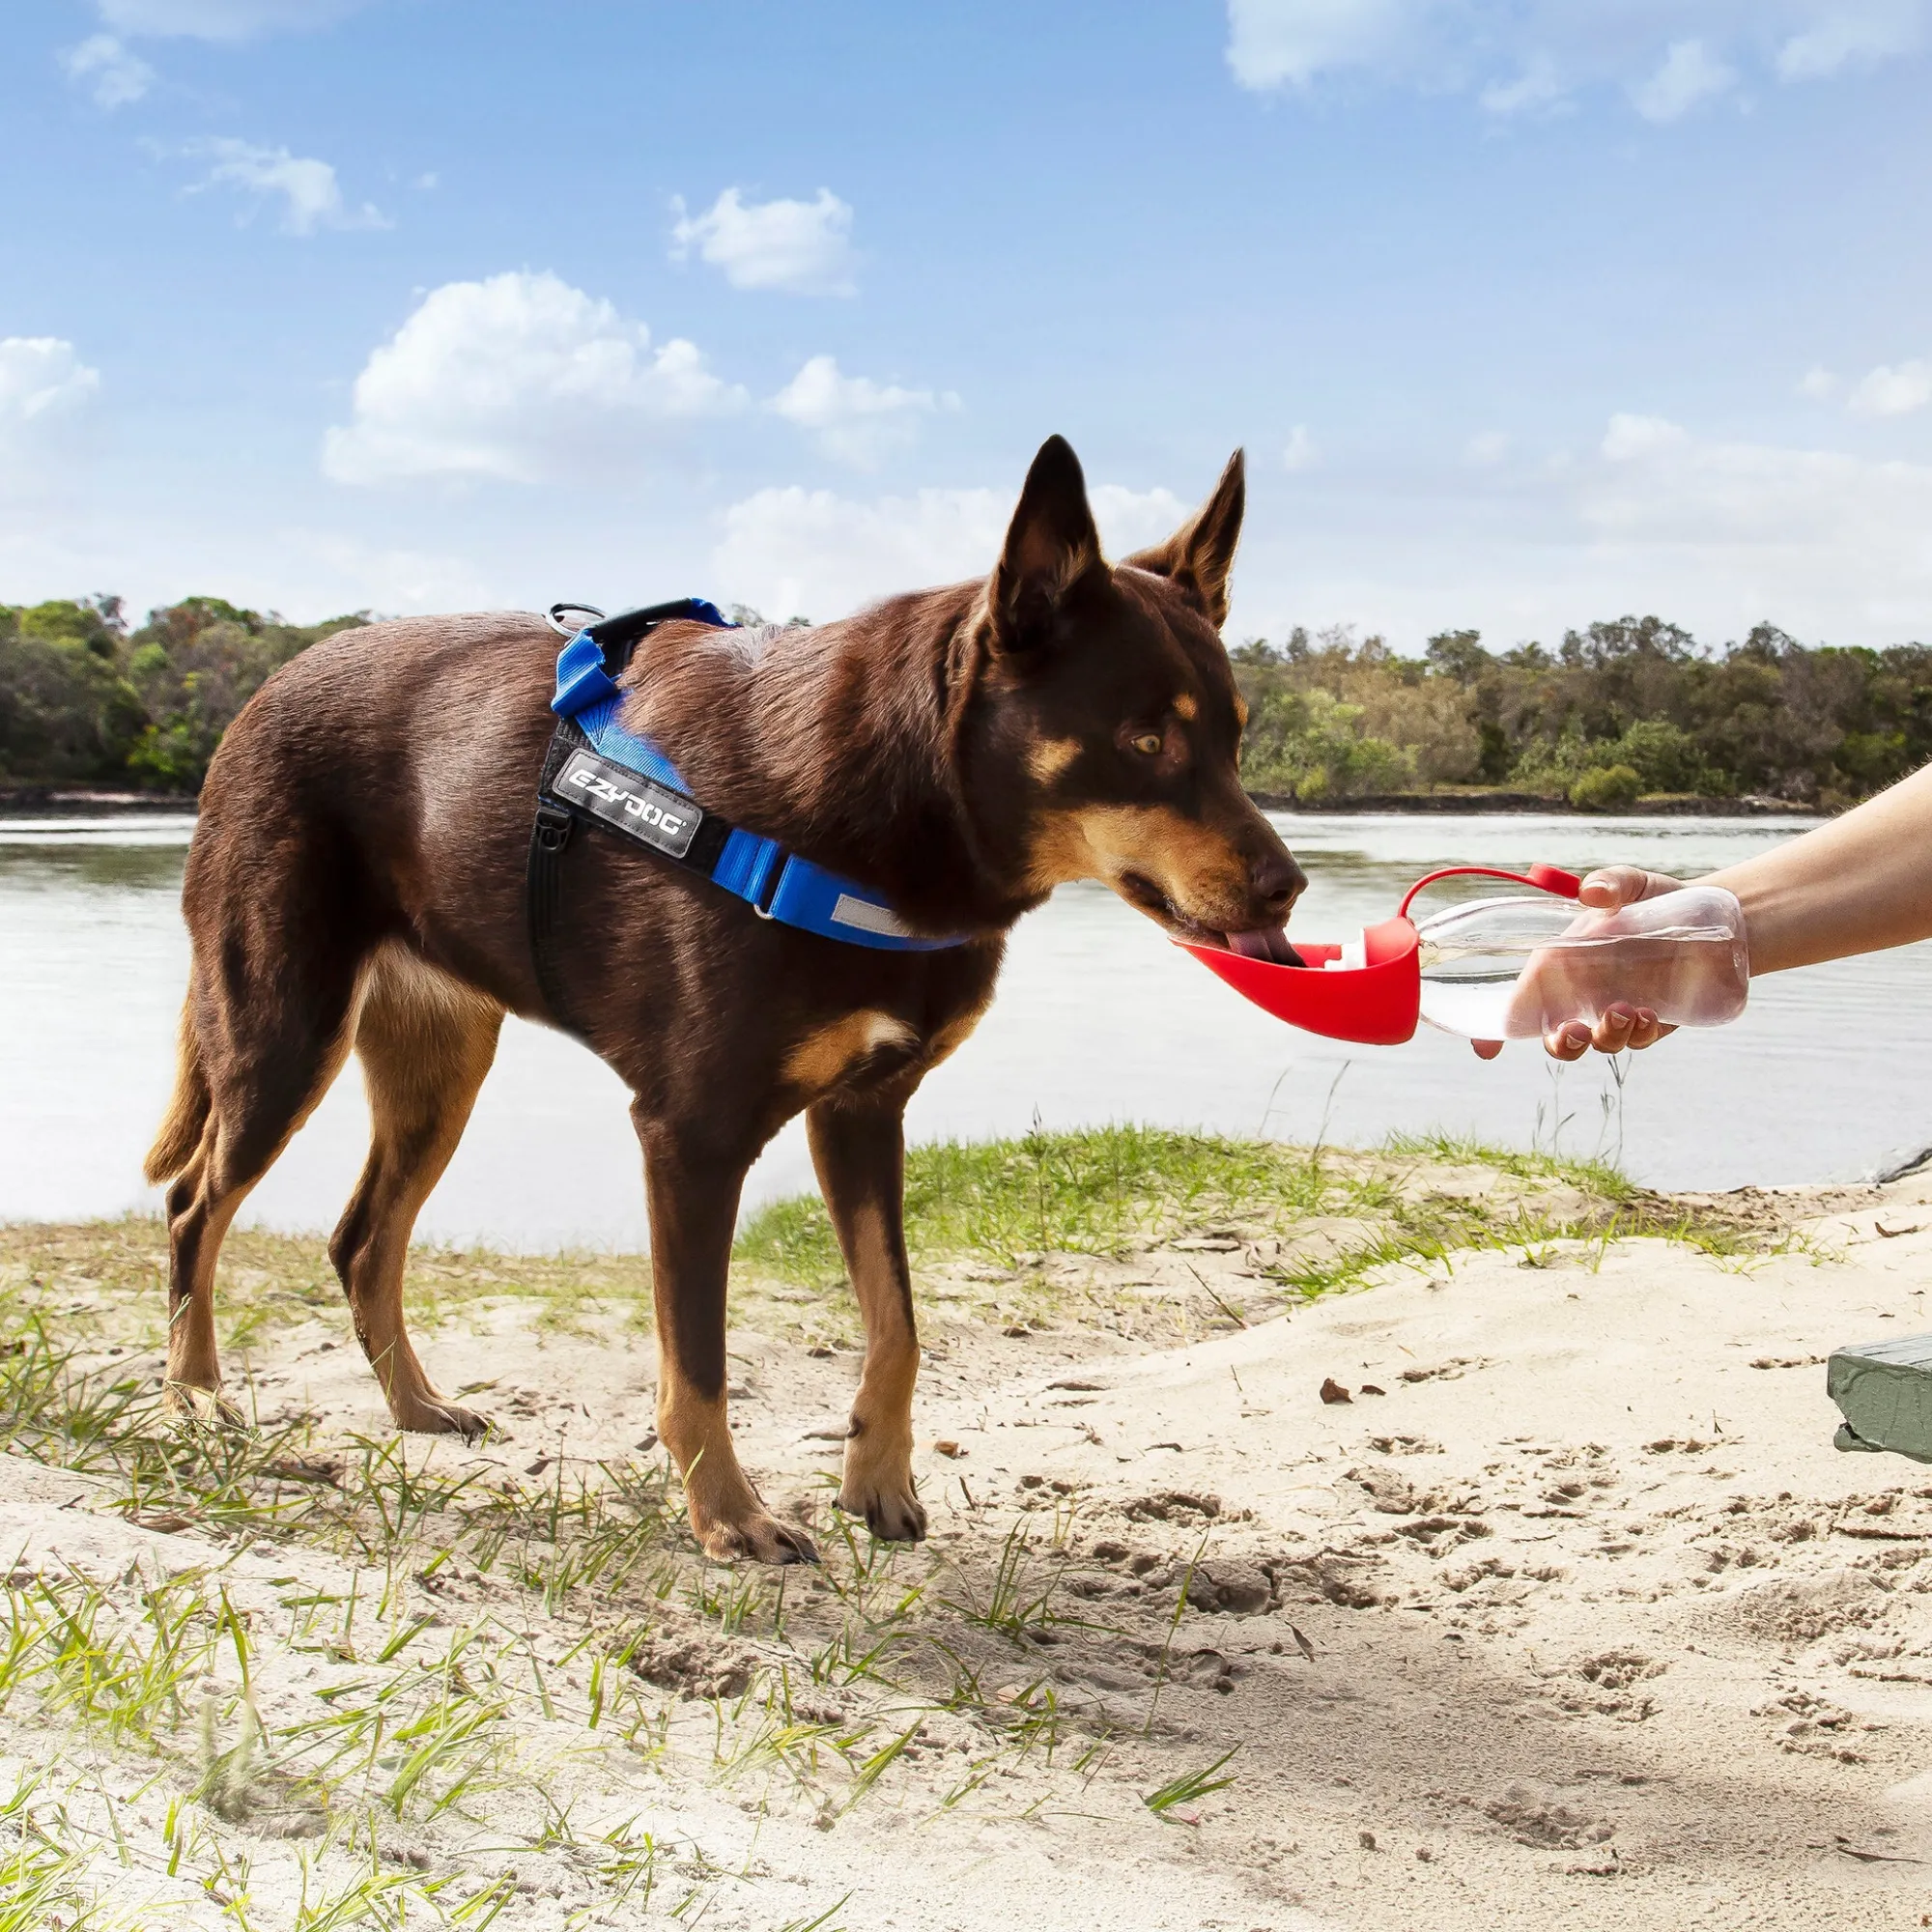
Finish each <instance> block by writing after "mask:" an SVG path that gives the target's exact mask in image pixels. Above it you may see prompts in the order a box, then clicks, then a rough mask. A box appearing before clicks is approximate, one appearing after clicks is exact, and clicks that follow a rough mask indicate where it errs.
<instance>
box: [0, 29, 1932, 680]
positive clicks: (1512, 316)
mask: <svg viewBox="0 0 1932 1932" xmlns="http://www.w3.org/2000/svg"><path fill="white" fill-rule="evenodd" d="M1928 49H1932V0H1596V4H1591V5H1582V4H1577V0H1229V4H1228V5H1225V6H1217V5H1212V4H1208V0H1202V4H1198V5H1164V6H1151V5H1149V6H1138V7H1133V8H1123V7H1120V6H1118V5H1116V6H1101V5H1097V4H1096V5H1042V4H1040V0H1034V4H1032V5H1028V6H1017V5H1013V6H1009V5H1004V4H993V0H977V4H972V5H944V4H935V5H922V6H918V7H907V6H905V5H903V4H899V5H894V6H886V5H876V6H875V5H845V4H837V0H828V4H821V5H814V6H810V7H804V6H779V5H755V6H746V5H733V4H729V0H716V4H709V5H695V4H691V0H679V4H649V3H648V0H630V4H622V5H619V4H605V0H572V4H569V5H551V6H537V5H527V4H526V5H509V4H494V0H468V3H467V4H460V0H361V4H355V0H332V3H331V0H14V4H13V5H11V6H10V7H9V8H7V9H6V10H5V14H4V16H0V61H4V63H5V71H6V72H7V73H8V75H9V80H10V86H9V111H8V124H7V138H6V140H5V141H4V142H0V597H4V598H6V599H8V600H10V601H19V600H23V599H28V598H37V597H41V596H45V595H60V594H75V593H80V592H86V591H97V590H102V591H119V592H122V593H124V594H125V595H127V596H128V598H129V600H130V602H132V603H133V604H135V605H137V606H142V607H145V606H146V605H148V604H151V603H154V602H157V601H160V600H162V599H165V598H169V597H174V596H178V595H182V594H185V593H186V592H190V591H196V590H209V591H214V592H218V593H221V594H225V595H228V596H232V597H236V598H240V599H242V600H245V601H248V602H252V603H256V604H259V605H263V606H269V607H274V608H278V609H281V610H283V611H287V612H288V613H289V614H291V615H295V616H299V617H305V618H306V617H315V616H319V615H322V614H324V613H326V612H327V611H335V610H341V609H350V608H357V607H365V606H366V607H371V608H374V609H377V610H381V611H406V610H437V609H454V608H464V607H473V606H479V605H483V606H495V605H526V606H527V605H534V604H541V603H545V602H548V601H550V600H551V599H553V598H557V597H565V596H572V597H582V598H586V599H589V600H591V601H593V602H598V603H607V604H611V605H613V606H615V605H622V604H627V603H640V602H649V601H654V600H656V599H658V598H660V597H663V596H667V595H675V594H684V593H687V592H696V593H702V594H709V595H713V596H716V597H719V598H721V599H742V600H744V601H747V602H750V603H753V604H754V605H757V606H758V607H760V608H761V609H763V610H764V611H766V612H767V613H768V614H773V615H786V614H790V613H791V612H793V611H803V612H804V613H806V614H809V615H810V616H812V617H815V618H826V617H830V616H834V615H837V614H838V613H839V612H840V611H844V610H846V609H849V608H851V607H852V606H853V605H854V604H856V603H858V602H859V601H861V600H863V599H865V598H867V597H868V596H872V595H876V594H879V593H882V592H885V591H889V590H892V589H896V588H910V587H913V586H914V585H916V584H919V583H922V582H937V581H943V580H946V579H950V578H954V577H958V576H963V575H967V574H971V573H973V572H976V571H978V570H979V569H980V568H982V567H984V566H985V565H986V564H987V563H988V562H989V560H990V557H991V554H992V551H993V548H994V546H995V545H996V543H997V539H998V534H999V531H1000V528H1001V526H1002V524H1003V521H1004V517H1005V514H1006V511H1007V509H1008V507H1009V503H1010V500H1011V497H1012V496H1013V493H1014V492H1015V490H1016V489H1017V485H1018V482H1019V478H1020V476H1021V474H1022V473H1023V471H1024V468H1025V465H1026V462H1027V460H1028V458H1029V456H1030V455H1031V453H1032V451H1033V449H1034V448H1035V447H1036V446H1037V443H1038V442H1039V440H1041V439H1042V438H1043V437H1044V436H1045V435H1047V434H1048V433H1049V432H1052V431H1056V430H1057V431H1061V432H1063V433H1065V435H1067V436H1068V437H1070V438H1071V439H1072V440H1073V441H1074V444H1075V446H1076V447H1077V448H1078V449H1079V450H1080V452H1081V454H1082V457H1083V459H1084V460H1085V462H1086V465H1087V469H1088V474H1089V477H1090V480H1091V481H1092V482H1093V483H1094V486H1095V494H1096V498H1097V501H1098V504H1099V508H1100V512H1101V518H1102V525H1103V529H1104V530H1105V531H1106V532H1107V533H1108V534H1109V537H1110V541H1113V542H1115V543H1116V544H1120V545H1123V544H1127V543H1131V542H1136V541H1142V540H1145V539H1147V538H1150V537H1151V536H1153V535H1155V534H1158V533H1159V532H1160V531H1161V530H1162V529H1163V528H1164V527H1165V526H1167V525H1169V524H1171V523H1172V522H1173V521H1175V520H1176V519H1177V518H1178V517H1179V514H1180V513H1181V511H1182V509H1183V507H1184V506H1185V505H1187V504H1191V503H1192V502H1193V501H1194V500H1195V499H1196V498H1197V497H1199V496H1200V495H1201V494H1203V493H1204V492H1205V491H1206V489H1207V488H1208V485H1209V484H1210V483H1211V481H1212V479H1213V476H1214V474H1215V472H1216V470H1217V469H1218V467H1219V464H1220V463H1221V461H1222V460H1223V459H1224V458H1225V456H1226V454H1227V451H1228V450H1229V449H1230V448H1232V447H1233V446H1234V445H1235V444H1236V443H1244V444H1246V446H1247V448H1248V451H1249V458H1250V463H1251V473H1252V478H1253V488H1252V496H1251V507H1250V516H1249V526H1248V537H1247V541H1246V544H1245V546H1244V550H1243V554H1242V559H1241V564H1240V568H1239V571H1238V573H1237V578H1236V607H1235V616H1234V619H1233V622H1232V625H1231V631H1232V632H1233V633H1235V634H1237V635H1248V634H1254V633H1268V634H1274V635H1278V634H1279V632H1280V630H1281V629H1282V627H1283V626H1285V625H1286V624H1288V623H1291V622H1295V621H1300V622H1304V623H1307V624H1310V625H1312V626H1321V625H1326V624H1330V623H1338V622H1347V623H1353V624H1356V625H1358V626H1360V627H1362V628H1363V629H1365V630H1381V631H1383V632H1385V633H1386V634H1387V635H1388V636H1389V637H1390V639H1392V641H1394V642H1395V643H1397V644H1398V645H1399V646H1400V647H1403V648H1406V649H1413V648H1417V647H1419V645H1420V643H1421V641H1422V639H1424V638H1425V637H1426V636H1427V635H1428V634H1429V633H1430V632H1431V631H1433V630H1435V629H1437V628H1441V627H1445V626H1460V625H1467V624H1473V625H1476V626H1478V627H1480V628H1481V629H1482V630H1483V631H1484V633H1485V635H1486V637H1487V638H1488V639H1489V640H1490V641H1491V642H1492V643H1493V644H1498V645H1506V644H1508V643H1512V642H1515V641H1517V640H1519V639H1522V638H1526V637H1532V636H1536V637H1542V638H1545V639H1551V638H1553V637H1554V636H1555V635H1556V634H1558V633H1560V631H1561V630H1562V629H1563V628H1564V627H1565V626H1566V625H1569V624H1577V623H1582V622H1586V621H1588V620H1589V619H1590V618H1592V617H1595V616H1604V615H1613V614H1618V613H1621V612H1622V611H1647V610H1656V611H1662V613H1663V614H1665V615H1669V616H1674V617H1676V618H1678V619H1679V620H1680V621H1683V622H1685V623H1687V624H1689V625H1690V626H1691V627H1692V628H1694V629H1695V630H1696V631H1697V632H1698V633H1699V634H1700V635H1701V636H1705V637H1707V638H1710V639H1724V638H1727V637H1735V636H1738V635H1741V634H1742V632H1743V631H1744V630H1745V629H1746V628H1747V627H1748V626H1749V625H1750V624H1751V623H1752V622H1754V621H1756V620H1757V619H1759V618H1761V617H1769V618H1771V619H1773V620H1774V621H1776V622H1779V623H1782V624H1784V625H1785V626H1786V627H1787V628H1789V629H1791V630H1793V631H1794V632H1796V633H1798V634H1799V635H1801V636H1804V637H1805V638H1807V639H1816V638H1824V639H1832V640H1834V641H1842V642H1871V643H1884V642H1889V641H1899V640H1903V639H1908V638H1913V637H1918V638H1927V639H1932V246H1928V241H1932V196H1928V193H1927V188H1928V185H1932V115H1928V114H1927V113H1926V112H1925V103H1926V101H1927V99H1928V83H1929V82H1932V59H1928V57H1927V56H1928Z"/></svg>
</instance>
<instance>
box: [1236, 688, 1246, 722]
mask: <svg viewBox="0 0 1932 1932" xmlns="http://www.w3.org/2000/svg"><path fill="white" fill-rule="evenodd" d="M1235 723H1236V725H1239V726H1240V727H1241V729H1242V730H1243V731H1245V730H1246V729H1247V728H1248V700H1247V699H1246V698H1245V697H1243V696H1241V694H1240V693H1239V692H1238V691H1237V692H1236V694H1235Z"/></svg>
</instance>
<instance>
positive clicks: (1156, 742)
mask: <svg viewBox="0 0 1932 1932" xmlns="http://www.w3.org/2000/svg"><path fill="white" fill-rule="evenodd" d="M1131 743H1132V745H1133V748H1134V750H1135V751H1137V752H1140V753H1145V755H1147V756H1148V757H1150V758H1151V757H1154V756H1156V755H1157V754H1158V753H1159V751H1160V745H1161V737H1160V733H1159V732H1158V731H1137V732H1135V733H1134V736H1133V738H1132V740H1131Z"/></svg>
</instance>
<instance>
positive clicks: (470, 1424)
mask: <svg viewBox="0 0 1932 1932" xmlns="http://www.w3.org/2000/svg"><path fill="white" fill-rule="evenodd" d="M395 1415H396V1427H397V1428H398V1429H400V1430H402V1431H403V1432H404V1434H405V1435H460V1436H462V1438H463V1439H464V1441H466V1442H481V1441H482V1440H483V1438H484V1437H485V1436H486V1435H490V1434H491V1433H492V1432H493V1431H494V1430H495V1429H496V1427H497V1425H496V1424H495V1423H494V1422H492V1421H491V1420H490V1418H489V1417H488V1416H487V1415H485V1414H483V1413H482V1412H481V1411H480V1410H478V1409H473V1408H465V1407H464V1406H463V1405H462V1404H461V1403H460V1402H444V1401H442V1400H441V1399H440V1397H426V1398H424V1399H423V1400H421V1401H418V1402H412V1403H405V1404H399V1405H397V1407H396V1411H395Z"/></svg>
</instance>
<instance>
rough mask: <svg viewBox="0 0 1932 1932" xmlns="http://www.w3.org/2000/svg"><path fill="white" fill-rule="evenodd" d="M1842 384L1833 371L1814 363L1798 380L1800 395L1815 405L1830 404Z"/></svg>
mask: <svg viewBox="0 0 1932 1932" xmlns="http://www.w3.org/2000/svg"><path fill="white" fill-rule="evenodd" d="M1841 386H1842V384H1840V383H1839V381H1838V379H1837V377H1836V376H1834V375H1833V373H1832V371H1831V370H1829V369H1825V368H1821V367H1820V366H1818V365H1817V364H1816V363H1814V364H1813V365H1812V366H1811V367H1810V368H1809V369H1807V370H1805V372H1804V375H1802V376H1801V377H1799V379H1798V393H1799V394H1800V395H1801V396H1807V397H1809V398H1810V400H1811V401H1812V402H1814V403H1829V402H1830V401H1831V400H1832V398H1833V396H1835V395H1836V394H1837V393H1838V390H1839V388H1840V387H1841Z"/></svg>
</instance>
